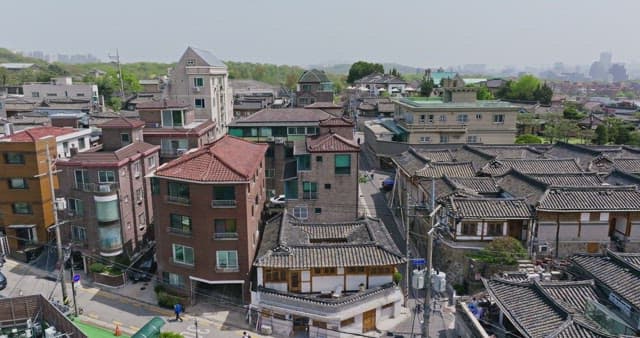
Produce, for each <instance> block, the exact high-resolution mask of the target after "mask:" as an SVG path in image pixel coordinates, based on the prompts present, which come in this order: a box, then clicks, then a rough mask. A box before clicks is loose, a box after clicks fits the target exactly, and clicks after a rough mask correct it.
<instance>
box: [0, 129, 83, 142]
mask: <svg viewBox="0 0 640 338" xmlns="http://www.w3.org/2000/svg"><path fill="white" fill-rule="evenodd" d="M77 131H78V130H77V129H74V128H61V127H35V128H30V129H25V130H22V131H19V132H17V133H15V134H13V135H9V136H4V137H2V138H0V141H4V142H34V141H36V140H39V139H41V138H43V137H46V136H53V137H58V136H62V135H66V134H71V133H75V132H77Z"/></svg>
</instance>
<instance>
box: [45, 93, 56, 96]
mask: <svg viewBox="0 0 640 338" xmlns="http://www.w3.org/2000/svg"><path fill="white" fill-rule="evenodd" d="M47 96H58V94H57V93H47Z"/></svg>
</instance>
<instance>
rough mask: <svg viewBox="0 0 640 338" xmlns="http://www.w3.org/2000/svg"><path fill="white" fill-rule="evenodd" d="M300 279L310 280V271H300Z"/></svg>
mask: <svg viewBox="0 0 640 338" xmlns="http://www.w3.org/2000/svg"><path fill="white" fill-rule="evenodd" d="M300 280H301V281H303V282H309V281H311V273H310V272H309V271H308V270H307V271H302V273H301V274H300Z"/></svg>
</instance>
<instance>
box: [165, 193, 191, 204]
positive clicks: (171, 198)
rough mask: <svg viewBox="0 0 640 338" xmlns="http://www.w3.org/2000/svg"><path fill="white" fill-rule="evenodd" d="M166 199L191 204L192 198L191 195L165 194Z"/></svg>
mask: <svg viewBox="0 0 640 338" xmlns="http://www.w3.org/2000/svg"><path fill="white" fill-rule="evenodd" d="M165 201H166V202H167V203H175V204H182V205H190V204H191V199H190V198H189V197H181V196H172V195H167V196H165Z"/></svg>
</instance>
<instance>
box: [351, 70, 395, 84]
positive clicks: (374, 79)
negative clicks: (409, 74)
mask: <svg viewBox="0 0 640 338" xmlns="http://www.w3.org/2000/svg"><path fill="white" fill-rule="evenodd" d="M354 83H355V84H359V85H365V84H373V85H376V84H380V85H386V84H407V81H405V80H403V79H401V78H399V77H397V76H394V75H391V74H382V73H372V74H369V75H367V76H365V77H363V78H361V79H358V80H355V81H354Z"/></svg>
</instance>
